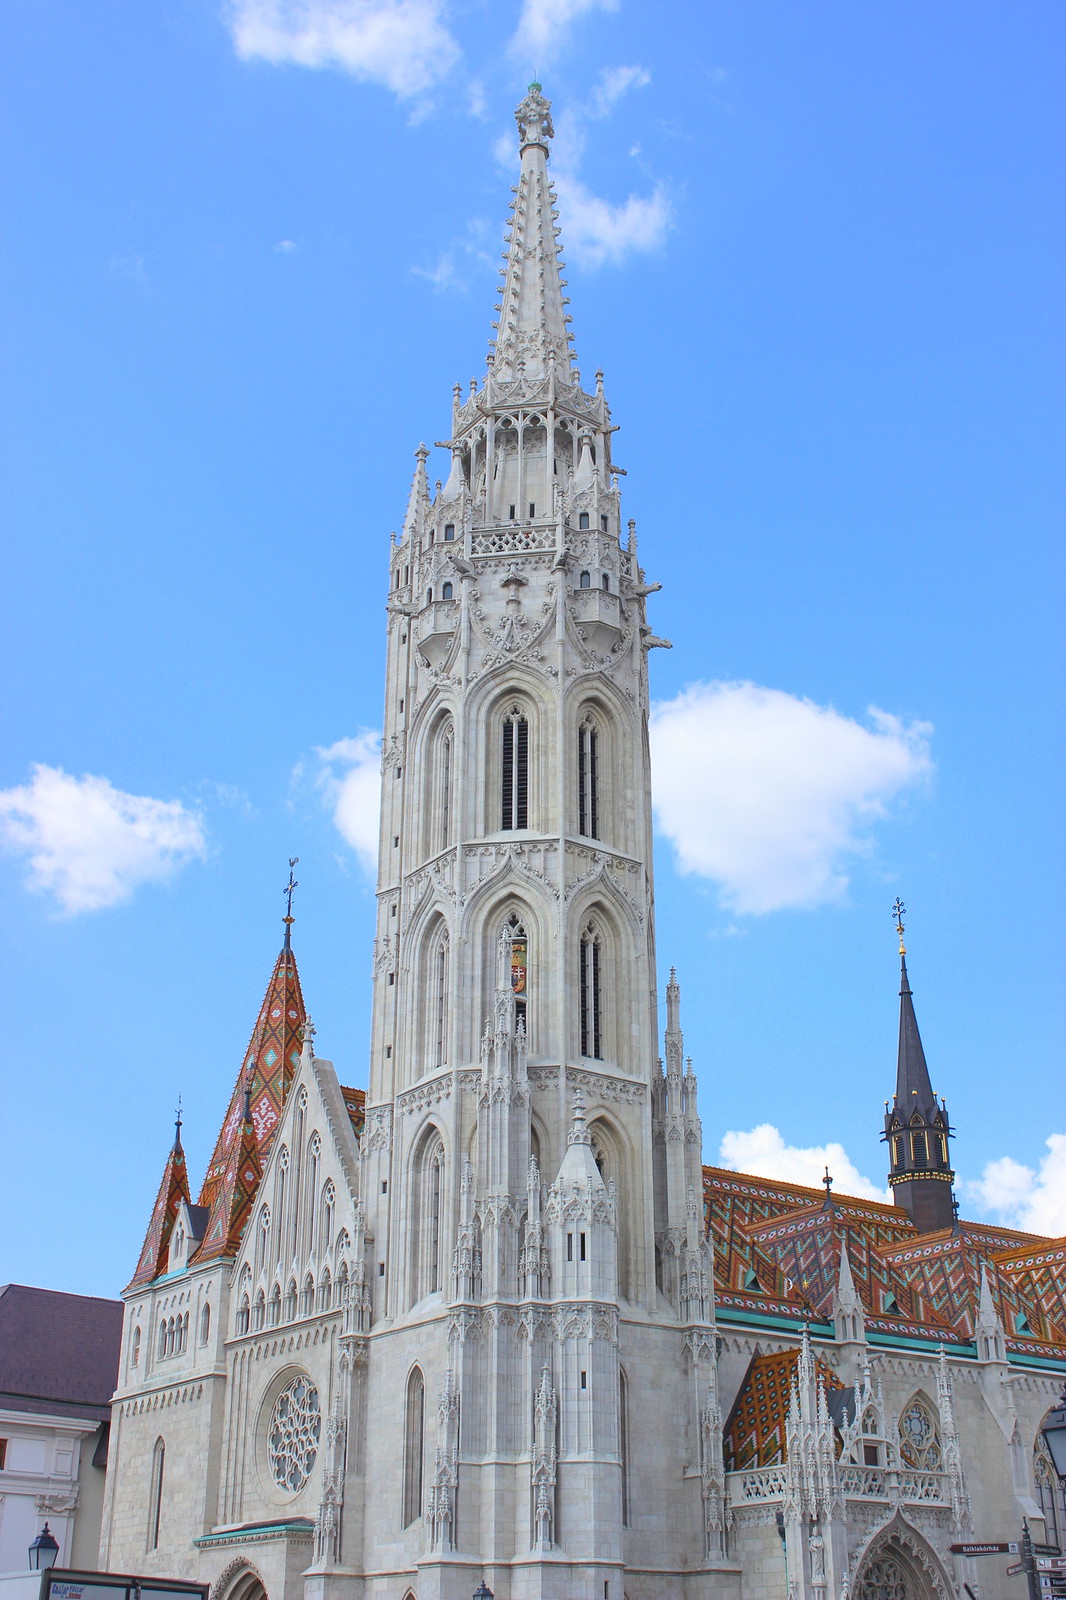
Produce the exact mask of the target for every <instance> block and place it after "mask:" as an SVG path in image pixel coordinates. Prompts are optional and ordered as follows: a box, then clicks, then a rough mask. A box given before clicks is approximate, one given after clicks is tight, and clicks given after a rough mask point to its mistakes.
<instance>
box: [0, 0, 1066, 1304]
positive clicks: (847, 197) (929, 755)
mask: <svg viewBox="0 0 1066 1600" xmlns="http://www.w3.org/2000/svg"><path fill="white" fill-rule="evenodd" d="M0 27H2V29H3V34H4V38H3V52H2V57H3V63H4V65H3V68H2V70H3V72H4V75H5V78H6V80H7V81H6V84H5V86H4V96H3V98H4V103H5V107H6V109H5V112H4V116H5V120H6V124H7V126H6V128H5V141H4V142H5V145H6V149H7V162H6V167H5V173H4V179H3V182H4V191H5V193H4V211H5V217H6V227H5V242H4V245H3V255H2V271H3V293H4V301H5V324H6V341H5V342H6V352H5V361H4V377H3V380H2V383H3V388H2V394H3V438H4V444H3V450H4V461H3V491H2V493H3V528H4V541H5V547H6V549H5V563H4V564H5V573H6V579H7V582H6V591H7V595H8V604H7V607H6V615H5V623H6V626H5V628H4V654H5V659H4V680H5V695H4V729H5V731H4V739H3V755H2V765H0V790H2V793H0V829H2V833H3V839H4V842H5V845H6V849H5V852H4V854H3V855H2V856H0V874H2V892H3V903H4V906H5V916H4V924H5V931H6V935H7V940H6V976H7V984H6V990H7V996H8V1001H7V1024H6V1027H5V1029H4V1051H5V1058H4V1063H3V1073H4V1098H3V1105H4V1117H3V1124H2V1127H0V1204H2V1206H3V1214H4V1215H5V1216H6V1217H7V1218H8V1227H7V1229H6V1230H5V1235H6V1248H5V1250H4V1252H3V1258H2V1259H0V1279H14V1280H16V1281H22V1282H29V1283H39V1284H43V1285H46V1286H49V1287H54V1288H62V1289H70V1290H76V1291H81V1292H87V1293H97V1294H112V1293H114V1292H116V1291H117V1290H118V1289H119V1288H120V1287H121V1286H122V1284H123V1283H124V1282H125V1281H126V1280H127V1279H128V1277H129V1274H130V1271H131V1270H132V1265H133V1262H134V1260H135V1257H136V1254H137V1249H138V1246H139V1244H140V1241H141V1237H142V1234H143V1229H144V1226H145V1223H146V1220H147V1215H148V1210H149V1208H150V1205H151V1200H152V1197H153V1195H154V1190H155V1186H156V1184H157V1182H158V1177H159V1172H160V1170H161V1166H162V1162H163V1160H164V1157H165V1152H166V1148H167V1145H168V1141H169V1138H170V1133H171V1128H170V1124H171V1120H172V1107H173V1106H174V1104H175V1102H176V1098H177V1096H178V1094H179V1092H180V1093H181V1095H182V1096H183V1100H184V1105H185V1110H186V1127H185V1135H186V1147H187V1150H188V1153H189V1160H190V1166H191V1168H192V1170H193V1174H194V1178H195V1179H196V1180H198V1178H199V1175H200V1173H201V1172H202V1169H203V1165H204V1163H205V1161H206V1157H207V1155H208V1153H209V1148H210V1145H211V1143H212V1142H213V1139H214V1136H215V1134H216V1132H217V1126H218V1123H219V1120H220V1118H221V1116H222V1113H223V1110H224V1105H225V1101H226V1097H227V1094H228V1092H229V1089H230V1087H231V1085H232V1082H233V1080H234V1077H235V1075H236V1072H237V1068H238V1065H239V1063H240V1060H241V1055H242V1050H243V1048H244V1044H245V1041H246V1039H247V1036H248V1033H249V1031H250V1029H251V1026H252V1023H253V1021H254V1018H255V1014H256V1010H257V1008H258V1004H259V1000H260V997H261V994H262V990H263V987H264V985H265V983H266V980H267V977H268V975H269V972H270V969H271V965H272V962H273V959H274V956H275V954H276V950H277V947H278V944H279V941H280V934H281V924H280V920H279V919H280V916H281V913H282V910H283V905H282V895H281V889H282V885H283V883H284V881H285V876H286V873H287V866H286V862H287V858H288V857H289V856H290V855H298V856H299V857H300V866H299V869H298V876H299V878H300V889H299V891H298V896H297V901H298V904H297V910H298V918H299V920H298V922H297V925H296V930H295V945H296V949H297V954H298V958H299V962H300V968H301V974H302V978H303V984H304V991H305V996H306V999H307V1002H308V1006H309V1008H310V1010H311V1012H312V1014H313V1016H314V1018H315V1022H316V1025H317V1028H318V1037H317V1045H318V1048H319V1051H320V1053H321V1054H322V1055H325V1056H329V1057H330V1058H332V1059H333V1060H334V1061H335V1062H336V1064H337V1067H338V1070H339V1072H340V1076H341V1079H342V1081H343V1082H347V1083H354V1084H363V1083H365V1081H366V1056H367V1030H368V998H369V971H370V959H369V945H370V938H371V926H372V917H371V912H372V889H373V886H372V881H371V879H370V878H369V876H368V874H367V872H366V870H365V867H364V865H363V860H364V857H365V846H366V840H367V828H368V824H367V815H368V812H367V803H368V798H369V797H370V795H371V791H372V787H373V776H372V774H373V756H372V748H373V745H372V736H373V731H374V730H375V729H376V728H377V727H378V726H379V722H380V700H381V685H382V666H383V655H384V631H383V599H384V590H385V581H386V562H387V549H388V536H389V531H390V529H391V528H394V527H396V526H397V525H398V524H399V522H400V520H401V519H402V515H403V508H404V504H405V499H406V493H407V487H408V484H409V481H410V475H411V471H412V466H413V460H412V452H413V450H414V448H415V446H416V445H417V444H418V442H419V440H420V439H423V438H424V439H426V440H427V441H429V442H430V443H432V441H433V440H434V439H435V438H441V437H444V436H445V435H446V433H447V426H448V418H449V415H450V412H449V407H450V400H451V386H452V384H453V383H454V382H455V381H456V380H457V379H458V380H461V381H462V382H463V383H464V384H465V383H466V382H467V381H468V380H469V378H470V377H471V376H473V375H474V374H476V373H480V372H481V371H482V370H483V365H484V354H485V348H486V341H487V337H488V333H489V322H490V319H491V317H492V314H493V313H492V310H491V307H492V304H493V300H494V293H493V290H494V286H495V281H496V278H495V273H496V268H497V266H498V264H499V251H500V249H501V248H502V227H503V221H504V217H505V211H506V204H507V200H508V198H509V196H508V186H509V184H510V183H511V182H513V176H509V175H508V172H509V170H510V169H511V168H513V162H514V142H513V121H512V118H511V111H512V107H513V105H514V104H515V102H516V100H517V99H518V98H519V97H520V95H521V93H522V92H523V89H524V85H525V83H526V81H527V80H528V77H529V76H530V69H531V68H536V69H537V70H538V71H539V73H540V76H541V79H542V81H543V83H544V86H545V91H546V93H547V94H548V95H549V96H550V98H551V99H552V100H553V102H554V106H555V116H556V126H557V131H558V139H557V141H556V150H555V155H554V160H553V165H554V168H555V170H556V174H557V178H558V182H559V188H560V206H561V211H562V226H563V230H564V233H563V240H564V244H565V245H566V247H567V260H568V263H569V270H568V273H567V276H568V279H569V284H570V287H569V290H568V292H569V294H570V295H571V298H572V302H573V304H572V307H571V309H572V311H573V315H574V328H575V333H576V336H577V346H576V348H577V352H578V359H579V362H580V364H581V366H582V369H583V371H584V372H585V374H586V376H588V377H591V374H592V373H593V372H594V370H595V368H596V367H598V366H602V367H603V368H604V369H605V372H606V385H607V392H608V396H609V399H610V401H611V404H612V407H613V410H614V417H615V421H616V422H618V423H619V424H620V429H621V431H620V432H619V434H618V435H617V439H616V455H617V458H618V459H619V460H620V461H621V462H622V464H623V465H624V466H625V467H626V469H627V477H626V479H625V485H624V487H625V496H626V502H625V504H626V513H627V514H628V515H630V516H633V517H635V518H636V519H637V522H638V529H639V537H640V546H641V552H642V557H641V558H642V561H643V563H644V565H645V567H646V568H647V571H648V575H649V578H650V579H652V580H657V581H661V582H662V584H663V590H662V593H661V594H660V595H658V596H656V597H655V599H654V600H653V601H652V603H651V604H652V621H653V624H654V626H655V628H656V631H657V632H658V633H660V634H661V635H664V636H666V637H668V638H670V639H671V640H672V641H673V649H672V650H671V651H656V652H655V653H654V654H653V656H652V659H651V666H652V672H653V694H654V697H655V699H656V701H657V702H658V703H659V705H660V708H661V709H660V712H659V719H658V735H657V745H656V760H657V773H658V778H657V789H658V793H659V797H660V801H661V805H660V824H661V829H660V837H659V840H658V843H657V857H656V873H657V878H656V889H657V903H658V952H659V961H660V978H661V981H662V982H665V977H666V968H667V967H668V966H669V965H670V964H671V963H673V964H675V965H676V966H677V968H678V971H679V976H680V979H681V982H682V994H683V1000H682V1007H683V1011H682V1015H683V1022H684V1026H685V1030H686V1043H687V1047H688V1049H689V1050H690V1051H691V1053H692V1056H693V1058H694V1061H695V1065H696V1068H697V1071H698V1073H699V1075H700V1085H701V1110H702V1115H703V1123H704V1138H705V1158H706V1159H708V1160H718V1159H720V1158H723V1159H726V1160H732V1161H734V1162H737V1163H740V1164H743V1165H748V1166H751V1167H756V1168H758V1169H759V1170H765V1171H767V1172H779V1173H781V1174H782V1175H787V1176H795V1177H799V1176H804V1175H808V1176H812V1177H813V1176H814V1174H815V1172H816V1171H819V1172H820V1170H821V1165H822V1160H823V1157H822V1154H821V1152H822V1149H823V1148H824V1147H825V1146H827V1145H828V1146H832V1145H839V1146H841V1147H842V1149H841V1150H839V1151H837V1150H831V1152H830V1155H829V1160H830V1165H831V1166H832V1167H833V1168H834V1170H835V1171H836V1172H837V1174H838V1183H839V1184H840V1186H841V1187H847V1185H848V1180H849V1178H850V1179H851V1181H852V1186H855V1185H857V1184H858V1183H859V1182H860V1181H862V1180H865V1181H866V1182H867V1183H868V1184H869V1185H871V1186H873V1187H877V1186H881V1185H883V1182H884V1180H883V1176H882V1175H883V1171H884V1162H883V1157H882V1150H881V1147H880V1146H879V1144H878V1139H877V1135H878V1126H879V1119H880V1115H881V1103H882V1100H883V1099H884V1097H885V1096H886V1095H887V1094H889V1093H890V1092H891V1089H892V1083H893V1075H894V1061H895V1031H896V1003H897V1002H896V989H897V966H896V955H895V943H894V937H893V932H892V925H891V919H890V915H889V908H890V906H891V903H892V900H893V899H894V897H895V895H896V894H897V893H900V894H902V896H903V898H904V899H905V900H906V902H907V904H908V906H909V907H910V917H909V919H908V936H907V939H908V949H909V952H910V955H909V965H910V971H911V979H912V983H913V986H914V990H915V1002H916V1007H917V1011H918V1016H919V1022H920V1024H921V1027H922V1031H923V1037H924V1040H925V1044H926V1051H927V1055H928V1057H929V1061H930V1065H931V1070H932V1074H933V1079H934V1085H935V1087H936V1088H937V1089H938V1090H940V1091H941V1092H943V1093H944V1094H945V1095H946V1096H947V1099H948V1104H949V1108H950V1111H951V1114H952V1117H953V1120H954V1122H955V1124H956V1125H957V1128H958V1136H957V1140H956V1144H955V1151H954V1155H955V1161H956V1165H957V1167H958V1169H959V1173H960V1182H961V1185H962V1190H963V1198H964V1211H965V1212H967V1213H968V1214H970V1215H973V1216H979V1217H985V1218H988V1219H1002V1220H1013V1221H1016V1222H1019V1223H1021V1224H1024V1225H1027V1226H1030V1227H1033V1228H1039V1229H1041V1230H1043V1231H1051V1230H1052V1229H1056V1228H1057V1229H1058V1231H1062V1230H1063V1228H1066V1219H1064V1218H1063V1215H1062V1196H1063V1193H1064V1192H1066V1115H1064V1109H1063V1097H1062V1068H1061V1059H1062V1035H1063V1005H1062V990H1061V971H1062V957H1063V933H1062V925H1063V916H1062V910H1061V907H1062V900H1063V888H1064V883H1063V847H1062V830H1061V812H1062V799H1063V794H1062V791H1063V781H1062V779H1063V766H1062V713H1063V702H1062V688H1061V685H1062V667H1063V662H1062V646H1061V638H1062V631H1063V630H1062V627H1061V608H1062V598H1063V596H1062V587H1063V586H1062V555H1061V551H1062V539H1061V521H1062V516H1061V513H1062V479H1061V470H1060V462H1061V442H1062V421H1063V410H1064V407H1063V385H1062V374H1063V359H1062V358H1063V342H1064V341H1063V302H1062V296H1061V280H1062V269H1063V255H1064V250H1063V224H1062V218H1063V214H1064V213H1063V207H1062V181H1061V180H1062V167H1061V148H1062V143H1061V141H1062V133H1063V129H1062V110H1061V92H1060V91H1061V81H1062V71H1063V56H1064V35H1066V17H1064V14H1063V11H1062V8H1061V6H1059V5H1057V4H1051V3H1044V0H1031V3H1029V4H1026V5H1024V6H1007V5H1003V4H994V5H993V4H985V3H981V0H967V3H965V4H962V3H950V0H948V3H944V4H941V5H938V6H936V7H929V6H928V5H925V4H919V3H899V0H893V3H892V4H887V3H879V0H872V3H870V4H866V5H863V6H855V5H852V4H844V3H839V4H835V3H825V0H811V3H809V4H806V5H803V6H798V5H795V4H791V3H783V0H765V3H763V4H760V5H759V6H752V5H748V4H742V3H739V0H733V3H729V4H687V3H683V0H675V3H671V4H667V5H665V6H656V7H650V6H641V5H637V4H636V3H635V0H618V3H617V4H616V5H613V6H610V5H605V4H602V3H601V4H596V3H592V0H540V3H539V4H534V3H533V0H526V3H525V4H519V3H518V0H514V3H509V4H501V5H496V6H489V5H487V4H478V3H470V4H465V5H460V4H455V5H452V6H450V7H449V6H447V5H445V4H444V3H443V0H303V4H302V5H300V6H299V7H297V6H296V4H295V3H294V0H237V3H236V4H232V5H228V6H227V5H223V4H222V3H220V0H164V3H162V4H159V5H154V6H144V5H142V4H140V3H136V0H94V4H93V5H92V6H91V7H86V6H84V5H81V4H76V3H74V0H33V3H30V0H14V3H13V4H11V5H9V6H7V7H6V8H5V10H4V16H3V19H2V23H0ZM443 466H444V463H443V458H442V456H441V455H440V453H437V456H436V457H435V459H433V460H431V462H430V473H431V477H432V476H434V475H437V474H440V475H443ZM871 708H872V709H871ZM323 752H328V754H327V755H325V756H324V755H323ZM338 820H339V821H340V823H341V826H340V827H338V825H337V822H338ZM360 845H362V846H363V849H362V851H361V850H360ZM1049 1139H1050V1140H1051V1144H1050V1145H1049V1143H1048V1140H1049ZM16 1218H18V1219H20V1225H17V1226H13V1225H12V1224H13V1220H14V1219H16Z"/></svg>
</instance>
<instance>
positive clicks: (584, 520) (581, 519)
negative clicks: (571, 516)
mask: <svg viewBox="0 0 1066 1600" xmlns="http://www.w3.org/2000/svg"><path fill="white" fill-rule="evenodd" d="M577 525H578V527H579V528H587V527H588V525H589V514H588V512H587V511H582V512H579V514H578V519H577Z"/></svg>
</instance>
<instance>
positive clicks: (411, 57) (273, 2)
mask: <svg viewBox="0 0 1066 1600" xmlns="http://www.w3.org/2000/svg"><path fill="white" fill-rule="evenodd" d="M227 15H228V19H229V26H230V32H231V34H232V37H233V43H234V47H235V49H236V51H237V54H238V55H239V56H241V57H242V58H243V59H245V60H252V59H259V60H262V61H270V62H272V63H274V64H275V65H278V64H282V63H285V64H290V65H295V66H301V67H339V68H341V70H342V71H344V72H350V73H351V75H352V76H353V77H354V78H361V79H364V80H365V81H367V82H370V83H380V84H383V85H384V86H385V88H386V89H391V90H392V91H393V93H394V94H397V95H399V96H400V97H401V98H406V97H409V96H411V95H417V94H422V93H423V92H424V91H425V90H426V89H429V88H431V87H432V85H433V84H435V83H437V82H438V81H439V80H440V79H441V78H442V77H444V75H445V73H446V72H447V71H448V70H449V68H450V67H451V66H452V64H453V63H454V62H455V60H456V58H457V56H458V54H459V47H458V45H457V44H456V42H455V40H454V39H453V38H452V35H451V34H450V33H449V31H448V28H447V26H446V24H445V21H444V16H445V7H444V4H443V3H442V0H231V3H230V4H229V6H228V8H227Z"/></svg>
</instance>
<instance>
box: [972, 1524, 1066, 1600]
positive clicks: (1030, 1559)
mask: <svg viewBox="0 0 1066 1600" xmlns="http://www.w3.org/2000/svg"><path fill="white" fill-rule="evenodd" d="M948 1549H949V1550H950V1551H951V1553H952V1555H953V1556H1017V1555H1020V1556H1021V1558H1022V1559H1021V1560H1020V1561H1019V1562H1017V1563H1016V1564H1015V1565H1014V1566H1012V1567H1008V1568H1007V1576H1008V1577H1011V1578H1013V1577H1017V1576H1018V1574H1019V1573H1022V1572H1024V1573H1025V1581H1026V1584H1027V1586H1028V1589H1029V1600H1045V1597H1046V1600H1052V1597H1053V1596H1055V1595H1059V1594H1061V1595H1064V1596H1066V1556H1062V1555H1060V1554H1059V1550H1058V1546H1057V1545H1053V1544H1034V1543H1033V1541H1032V1537H1031V1536H1030V1533H1029V1524H1028V1522H1027V1521H1026V1520H1025V1518H1023V1519H1022V1536H1021V1539H1020V1540H1017V1539H1008V1540H991V1539H989V1540H985V1541H984V1542H983V1543H976V1542H975V1543H972V1544H952V1545H949V1546H948Z"/></svg>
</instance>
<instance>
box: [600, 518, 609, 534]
mask: <svg viewBox="0 0 1066 1600" xmlns="http://www.w3.org/2000/svg"><path fill="white" fill-rule="evenodd" d="M600 527H601V528H602V529H603V531H604V533H606V532H607V518H606V517H605V516H602V515H601V517H600Z"/></svg>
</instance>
